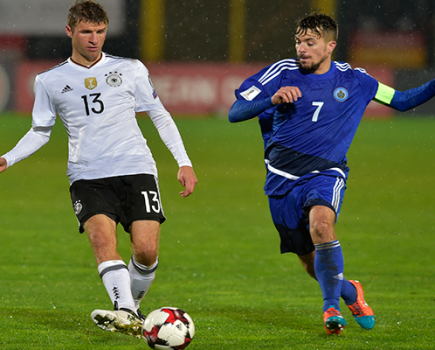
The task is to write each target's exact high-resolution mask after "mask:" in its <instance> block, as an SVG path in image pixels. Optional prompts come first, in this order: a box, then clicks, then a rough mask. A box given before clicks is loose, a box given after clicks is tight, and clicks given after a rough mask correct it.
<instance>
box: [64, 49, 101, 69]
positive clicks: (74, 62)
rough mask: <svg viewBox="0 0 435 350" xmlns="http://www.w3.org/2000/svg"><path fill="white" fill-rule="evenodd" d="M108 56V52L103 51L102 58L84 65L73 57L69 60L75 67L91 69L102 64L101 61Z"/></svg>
mask: <svg viewBox="0 0 435 350" xmlns="http://www.w3.org/2000/svg"><path fill="white" fill-rule="evenodd" d="M105 58H106V54H105V53H104V52H101V57H100V59H99V60H98V61H97V62H95V63H94V64H92V65H91V66H89V67H88V66H84V65H82V64H80V63H77V62H76V61H74V60H73V59H72V58H71V57H69V58H68V61H69V62H70V63H71V64H72V65H73V66H74V67H78V68H82V69H91V68H93V67H95V66H96V65H98V64H100V63H101V62H103V61H104V59H105Z"/></svg>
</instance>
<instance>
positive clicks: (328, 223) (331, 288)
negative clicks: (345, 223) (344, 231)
mask: <svg viewBox="0 0 435 350" xmlns="http://www.w3.org/2000/svg"><path fill="white" fill-rule="evenodd" d="M309 219H310V233H311V237H312V239H313V243H314V247H315V249H316V252H315V254H316V258H315V260H314V270H315V274H316V277H317V281H318V282H319V285H320V288H321V290H322V294H323V301H324V304H323V312H324V314H323V319H324V323H325V328H326V331H327V332H328V334H332V333H336V334H340V332H341V330H342V329H343V328H344V327H345V326H346V321H345V320H344V318H343V317H342V315H341V311H340V304H339V301H340V295H341V287H342V281H343V268H344V261H343V253H342V250H341V246H340V243H339V241H338V240H337V237H336V235H335V231H334V224H335V212H334V211H333V210H332V209H331V208H329V207H327V206H322V205H316V206H313V207H312V208H311V210H310V214H309Z"/></svg>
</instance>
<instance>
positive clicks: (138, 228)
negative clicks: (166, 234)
mask: <svg viewBox="0 0 435 350" xmlns="http://www.w3.org/2000/svg"><path fill="white" fill-rule="evenodd" d="M159 233H160V223H159V222H158V221H153V220H138V221H134V222H133V224H132V227H131V243H132V251H133V254H132V256H131V260H130V262H129V265H128V269H129V272H130V279H131V293H132V295H133V299H134V302H135V307H136V309H139V307H140V302H141V301H142V299H143V298H144V297H145V295H146V294H147V292H148V290H149V289H150V287H151V284H152V283H153V281H154V278H155V276H156V270H157V267H158V265H159V261H158V248H159ZM139 312H140V311H139Z"/></svg>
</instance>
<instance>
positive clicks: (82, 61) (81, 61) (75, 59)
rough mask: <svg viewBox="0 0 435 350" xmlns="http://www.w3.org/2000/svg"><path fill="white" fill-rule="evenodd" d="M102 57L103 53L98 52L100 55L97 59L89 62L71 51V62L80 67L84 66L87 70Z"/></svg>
mask: <svg viewBox="0 0 435 350" xmlns="http://www.w3.org/2000/svg"><path fill="white" fill-rule="evenodd" d="M102 57H103V53H102V52H100V54H99V55H98V57H97V58H96V59H93V60H89V59H87V58H86V57H84V56H82V55H80V54H79V53H77V52H74V51H73V53H72V55H71V60H72V61H73V62H74V63H76V64H78V65H80V66H84V67H88V68H89V67H92V66H93V65H94V64H96V63H97V62H99V61H100V60H101V58H102Z"/></svg>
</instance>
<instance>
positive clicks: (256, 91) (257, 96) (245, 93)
mask: <svg viewBox="0 0 435 350" xmlns="http://www.w3.org/2000/svg"><path fill="white" fill-rule="evenodd" d="M269 69H270V66H268V67H266V68H264V69H262V70H261V71H259V72H258V73H256V74H254V75H252V76H250V77H249V78H248V79H246V80H245V81H244V82H243V83H242V84H241V85H240V87H239V88H238V89H237V90H236V91H235V95H236V98H237V99H238V100H246V101H254V100H255V101H258V100H264V99H265V98H268V97H271V96H272V95H273V93H275V91H274V92H273V93H272V94H271V91H273V86H274V84H273V82H268V84H267V85H266V84H264V82H262V81H261V78H262V77H263V76H264V75H265V74H266V73H267V72H268V70H269Z"/></svg>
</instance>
